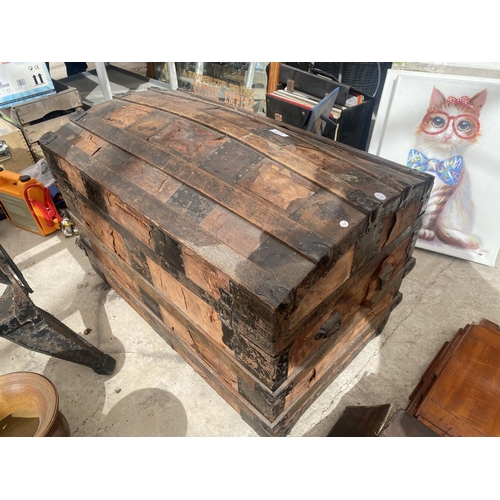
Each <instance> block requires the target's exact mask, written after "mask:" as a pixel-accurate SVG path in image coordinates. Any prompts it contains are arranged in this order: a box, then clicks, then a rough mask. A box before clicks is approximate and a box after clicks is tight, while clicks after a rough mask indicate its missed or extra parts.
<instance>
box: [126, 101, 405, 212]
mask: <svg viewBox="0 0 500 500" xmlns="http://www.w3.org/2000/svg"><path fill="white" fill-rule="evenodd" d="M181 96H182V94H181ZM168 97H169V98H168V99H165V96H162V94H160V93H155V92H141V93H140V94H139V93H136V94H131V95H127V96H124V97H123V98H122V99H124V100H127V101H129V102H133V103H140V104H144V105H146V106H150V107H152V108H155V109H161V110H164V111H167V112H169V113H173V114H175V115H178V116H182V117H184V118H188V119H190V120H192V121H193V122H195V123H199V124H202V125H205V126H207V127H210V128H212V129H214V130H217V131H219V132H223V133H225V134H226V135H227V136H229V137H232V138H234V139H238V140H240V141H241V142H243V143H244V144H246V145H247V146H251V147H252V148H253V149H255V150H256V151H258V152H260V153H262V154H264V155H265V156H267V157H268V158H270V159H271V160H273V161H276V162H278V163H280V164H281V165H284V166H286V167H287V168H289V169H290V170H292V171H294V172H296V173H297V174H299V175H302V176H303V177H305V178H306V179H308V180H309V181H311V182H313V183H316V184H318V185H319V186H321V187H322V188H324V189H327V190H329V191H330V192H331V193H333V194H335V195H336V196H338V197H339V198H340V199H341V200H343V201H344V202H345V203H347V204H350V205H351V206H352V207H354V208H356V209H357V210H360V211H362V212H363V213H365V214H367V213H370V212H371V210H374V209H377V207H379V206H381V205H382V203H381V202H380V201H379V200H378V199H377V198H376V197H374V192H377V191H378V192H382V193H384V194H385V196H386V198H387V201H386V202H385V203H386V204H387V203H390V202H395V201H397V199H398V198H399V196H400V194H399V192H398V191H396V190H395V189H393V188H392V187H391V186H388V185H387V184H382V183H380V181H379V180H378V179H377V178H376V177H375V176H371V177H370V178H369V181H368V180H367V181H366V182H365V184H364V186H362V185H358V186H355V185H351V184H350V183H349V182H347V181H345V180H342V179H340V178H339V177H337V175H332V174H331V173H329V172H327V171H326V170H324V168H322V167H320V166H318V165H314V164H312V163H311V162H310V161H307V159H306V160H305V159H304V158H303V157H302V156H301V154H300V153H302V151H301V152H300V153H297V154H295V153H294V152H291V151H288V149H286V148H283V147H282V146H280V145H278V144H275V143H273V142H270V140H271V139H273V140H279V139H277V138H278V137H279V136H277V135H275V134H273V133H272V132H270V130H271V129H273V128H276V127H275V126H271V125H270V124H269V123H265V124H262V125H261V124H260V123H258V122H257V124H256V123H253V120H252V119H249V118H246V116H244V117H243V119H240V120H239V122H238V120H237V119H235V118H237V117H238V115H237V114H236V113H234V112H233V110H232V109H228V108H224V107H223V106H218V105H216V106H214V104H208V103H205V106H204V107H205V109H203V107H202V106H203V101H196V100H191V99H184V100H183V99H181V98H175V99H170V95H169V96H168ZM176 97H177V96H176ZM240 116H241V115H240ZM229 120H231V121H229ZM256 125H260V126H261V127H264V128H263V129H262V130H265V131H266V138H264V137H261V136H259V135H257V134H256V133H255V130H256ZM244 127H245V128H244ZM294 142H296V141H294ZM301 142H302V144H303V146H304V148H306V149H307V148H308V146H307V143H304V141H301ZM344 161H345V159H344V160H343V161H339V160H338V159H337V163H338V166H339V168H340V170H341V171H340V172H336V174H338V173H340V174H341V173H342V169H343V168H344V169H345V174H346V175H348V174H350V175H353V169H354V170H355V166H352V165H349V166H348V165H345V166H344V167H343V165H344ZM336 167H337V165H336ZM358 175H360V176H363V177H365V178H366V177H367V176H366V174H365V173H364V172H363V171H359V172H358ZM353 193H363V196H362V197H361V196H360V195H359V194H358V196H357V197H356V196H355V195H354V194H353Z"/></svg>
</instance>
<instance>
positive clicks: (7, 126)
mask: <svg viewBox="0 0 500 500" xmlns="http://www.w3.org/2000/svg"><path fill="white" fill-rule="evenodd" d="M0 141H4V142H5V144H6V145H7V148H8V152H7V151H5V148H1V149H2V154H0V167H2V168H4V169H5V170H10V171H11V172H20V171H21V170H23V169H24V168H27V167H30V166H31V165H34V164H35V161H34V159H33V155H32V154H31V151H30V148H29V146H28V143H27V142H26V139H25V138H24V135H23V133H22V132H21V130H20V129H19V128H17V127H16V126H14V125H12V124H11V123H9V122H8V121H6V120H3V119H1V118H0ZM5 153H7V154H5Z"/></svg>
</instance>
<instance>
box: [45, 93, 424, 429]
mask: <svg viewBox="0 0 500 500" xmlns="http://www.w3.org/2000/svg"><path fill="white" fill-rule="evenodd" d="M41 144H42V148H43V150H44V153H45V154H46V156H47V158H48V161H49V163H50V165H51V168H52V170H53V174H54V177H55V178H56V181H57V183H58V186H59V187H60V189H61V191H62V192H63V195H64V197H65V200H66V201H67V204H68V206H69V208H70V211H71V215H72V216H73V217H74V221H75V223H77V224H78V225H79V226H81V240H80V243H81V246H82V248H84V249H85V250H86V252H87V254H88V256H89V259H90V261H91V263H92V265H93V267H94V268H95V269H96V272H97V273H98V274H99V275H100V276H102V277H103V279H105V280H107V281H108V282H109V283H110V284H111V285H112V286H113V287H115V288H116V289H117V291H118V293H120V294H121V295H122V296H123V297H124V298H125V300H127V301H128V303H129V304H130V305H131V306H132V307H133V308H134V309H135V310H137V311H138V312H139V314H141V315H142V316H143V317H144V318H146V319H147V321H148V322H149V323H150V324H151V325H153V327H154V328H155V329H156V330H157V331H158V333H159V334H160V335H161V336H162V337H163V338H164V339H165V340H166V341H167V342H168V343H169V345H171V346H172V347H173V348H174V349H175V350H176V351H177V352H179V354H180V355H181V356H182V357H183V358H184V359H185V360H187V362H188V363H190V364H191V365H192V366H193V367H194V368H195V370H196V371H197V372H198V373H200V375H201V376H203V377H204V378H206V380H207V382H209V383H210V384H211V385H212V387H214V388H215V390H217V391H218V392H219V394H221V395H222V397H224V398H225V399H226V400H227V401H228V403H229V404H230V405H231V406H232V407H233V408H234V409H235V410H236V411H238V412H239V413H240V415H241V416H242V418H243V419H244V420H245V421H246V422H248V423H249V424H250V425H251V426H252V427H253V428H254V429H255V430H256V431H257V432H258V433H259V434H261V435H271V436H277V435H286V434H287V433H288V432H289V430H290V428H291V427H292V426H293V425H294V424H295V422H296V420H297V419H298V418H299V417H300V415H301V414H302V413H303V412H304V411H305V409H306V408H307V407H308V406H309V405H310V404H311V402H312V401H314V399H315V398H316V397H317V396H318V395H319V394H320V393H321V391H323V390H324V389H325V388H326V387H327V385H328V384H329V383H330V382H331V381H332V380H333V378H334V377H335V376H337V375H338V373H340V371H341V370H342V369H343V368H344V367H345V366H346V365H347V364H348V363H349V362H350V361H351V360H352V359H353V358H354V356H356V354H357V353H358V352H359V351H360V350H361V349H362V348H363V347H364V346H365V345H366V344H367V343H368V342H369V341H370V340H371V339H372V338H373V337H374V336H375V335H377V334H378V333H380V331H381V330H382V328H383V327H384V325H385V323H386V322H387V320H388V318H389V315H390V312H391V310H392V308H393V307H395V306H396V305H397V304H398V303H399V302H400V300H401V297H402V296H401V294H400V293H399V288H400V286H401V283H402V280H403V279H404V277H405V276H406V274H407V273H408V272H409V271H411V269H412V268H413V266H414V259H413V258H412V257H411V253H412V251H413V248H414V245H415V241H416V235H417V233H418V230H419V228H420V226H421V222H422V214H423V210H424V209H425V204H426V202H427V199H428V195H429V191H430V186H431V185H432V180H429V176H426V175H421V174H418V173H412V172H406V169H404V168H403V169H402V168H400V167H399V166H396V165H395V164H390V162H385V161H384V160H381V159H374V158H371V156H370V155H366V154H364V153H359V152H357V151H355V150H352V148H346V147H343V145H338V144H335V143H332V142H331V141H327V140H324V139H323V138H320V137H318V136H315V135H312V134H309V133H307V132H303V131H299V130H296V129H293V128H290V127H288V128H287V127H280V126H279V125H278V124H276V122H274V121H271V120H269V119H267V118H265V117H260V116H258V115H255V114H252V113H247V112H245V111H243V112H241V111H240V110H236V109H234V108H232V107H230V106H228V105H225V104H223V103H221V104H219V103H218V102H214V101H210V100H208V99H203V98H199V97H198V96H192V95H190V94H186V93H183V92H156V91H144V92H137V93H134V94H129V95H126V96H123V97H120V98H119V99H113V100H112V101H109V102H106V103H103V104H102V105H99V106H96V107H94V108H92V109H90V110H89V111H88V112H78V113H76V114H74V115H72V117H71V122H70V123H68V124H67V125H66V126H64V127H63V128H62V129H61V130H60V133H59V132H58V133H57V134H53V133H52V134H46V135H45V136H44V137H43V138H42V139H41Z"/></svg>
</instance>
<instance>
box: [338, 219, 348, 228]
mask: <svg viewBox="0 0 500 500" xmlns="http://www.w3.org/2000/svg"><path fill="white" fill-rule="evenodd" d="M340 225H341V227H347V226H348V225H349V222H347V221H346V220H341V221H340Z"/></svg>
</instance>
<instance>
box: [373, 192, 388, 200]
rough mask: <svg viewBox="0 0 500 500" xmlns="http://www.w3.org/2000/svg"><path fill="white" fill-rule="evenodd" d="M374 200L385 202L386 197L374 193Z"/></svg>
mask: <svg viewBox="0 0 500 500" xmlns="http://www.w3.org/2000/svg"><path fill="white" fill-rule="evenodd" d="M375 198H377V199H378V200H385V199H386V198H387V197H386V196H385V194H383V193H375Z"/></svg>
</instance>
